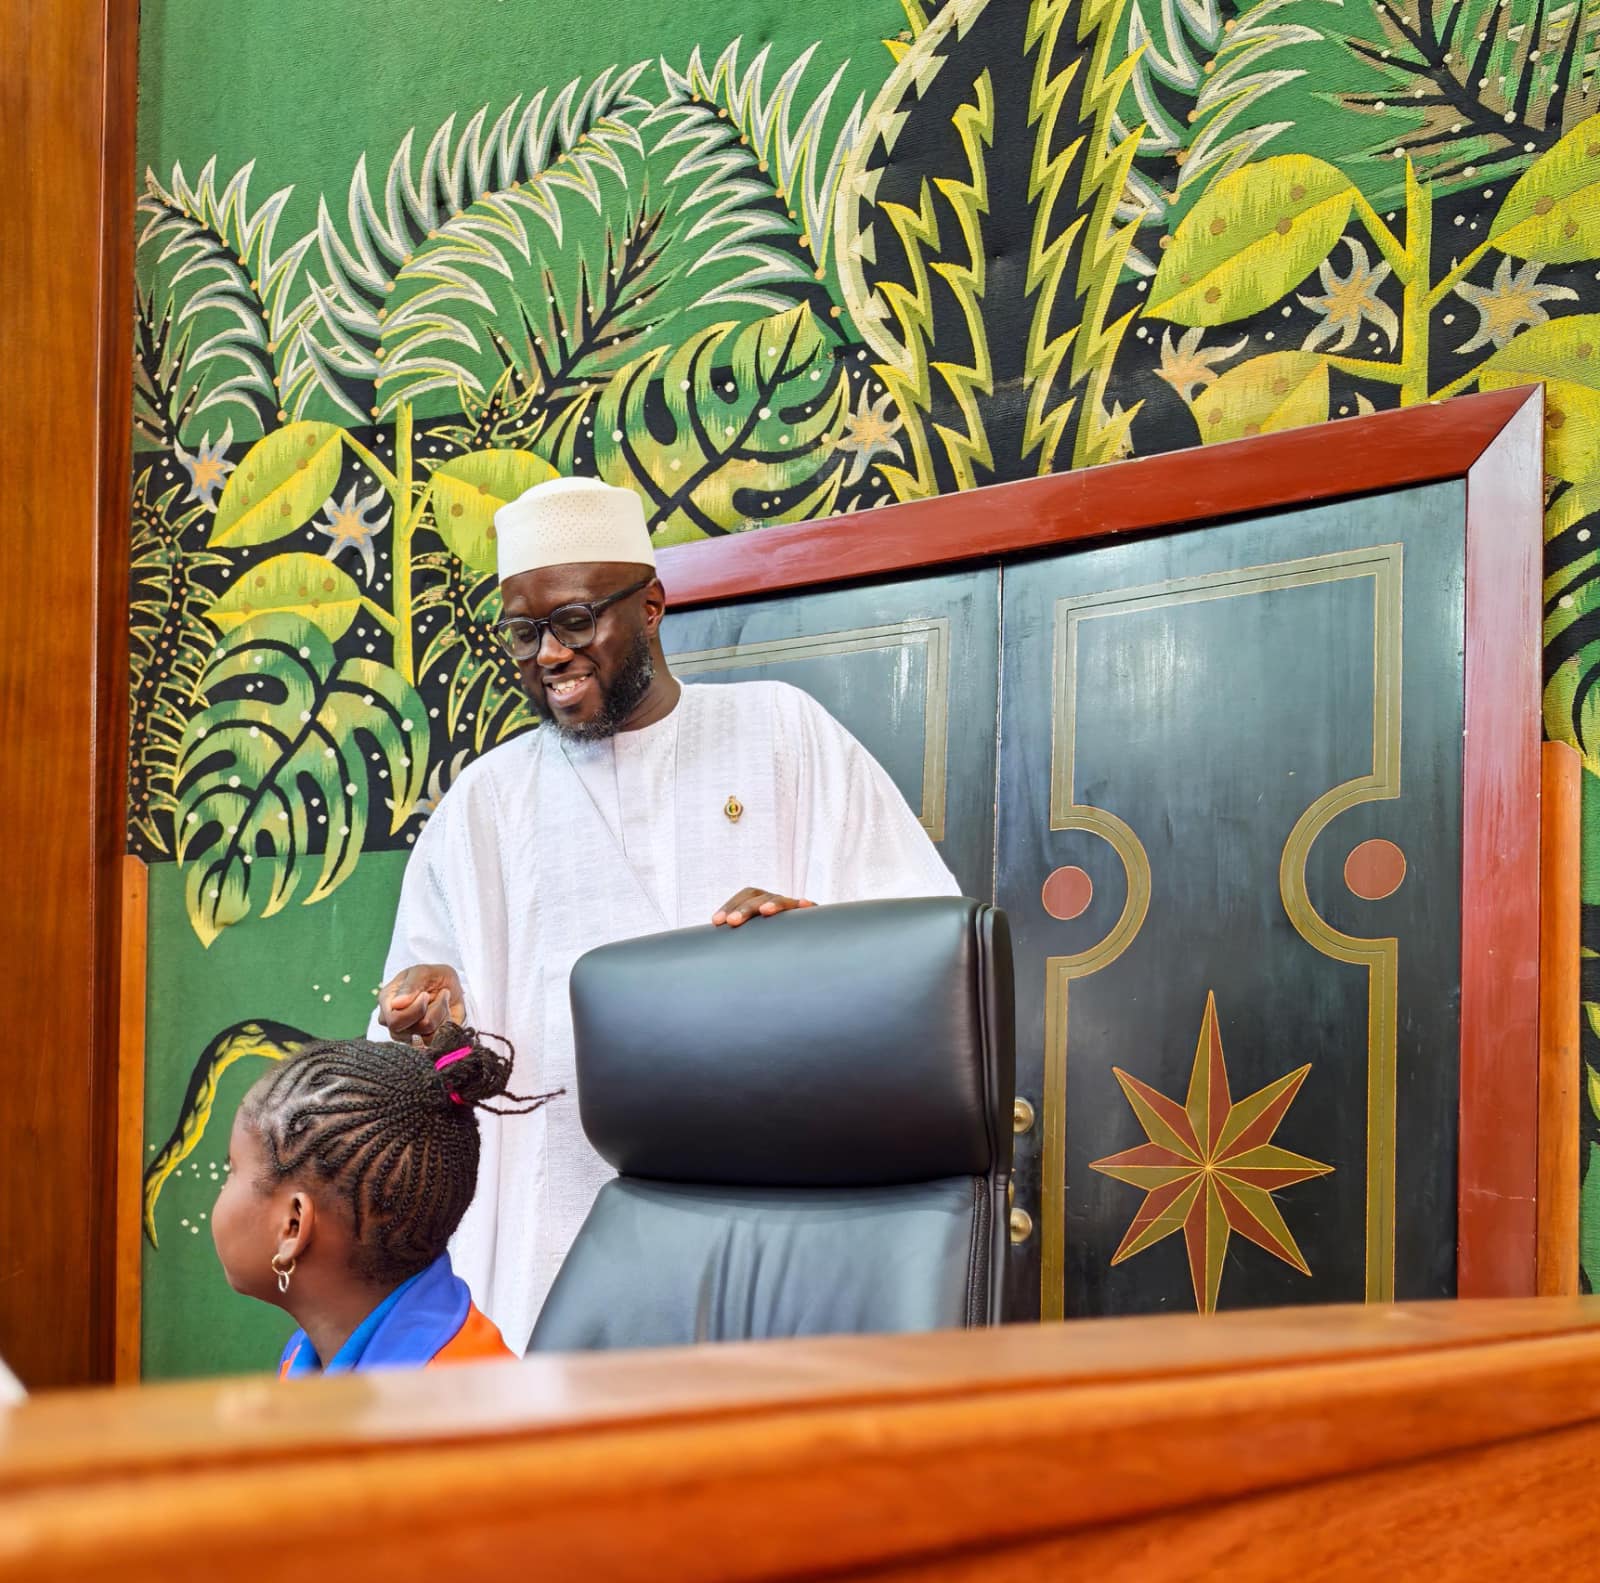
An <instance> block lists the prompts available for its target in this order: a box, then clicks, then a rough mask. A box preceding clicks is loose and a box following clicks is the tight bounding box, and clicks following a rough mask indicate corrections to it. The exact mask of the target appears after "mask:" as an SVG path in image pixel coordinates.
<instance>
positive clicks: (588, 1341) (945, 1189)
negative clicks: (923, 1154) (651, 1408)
mask: <svg viewBox="0 0 1600 1583" xmlns="http://www.w3.org/2000/svg"><path fill="white" fill-rule="evenodd" d="M991 1215H992V1208H991V1205H990V1203H989V1186H988V1182H987V1180H986V1178H984V1177H981V1176H977V1177H972V1176H958V1177H947V1178H945V1179H943V1180H940V1181H933V1182H917V1183H914V1184H911V1185H908V1186H902V1187H876V1188H868V1189H861V1188H853V1189H843V1188H840V1189H819V1188H759V1187H716V1188H707V1187H685V1186H682V1185H679V1184H676V1183H670V1182H647V1181H639V1180H636V1179H628V1178H623V1179H619V1180H617V1181H614V1182H608V1183H607V1184H606V1185H605V1187H603V1188H602V1189H601V1191H600V1194H599V1196H598V1198H597V1199H596V1200H595V1204H594V1208H593V1209H592V1210H591V1211H590V1213H589V1218H588V1220H587V1221H586V1222H585V1224H584V1226H583V1230H582V1233H581V1234H580V1235H579V1237H578V1239H577V1241H576V1243H575V1244H574V1245H573V1249H572V1253H571V1255H570V1256H569V1257H568V1259H567V1261H566V1263H565V1264H564V1265H563V1266H562V1270H561V1274H560V1275H559V1277H558V1278H557V1280H556V1283H555V1286H554V1288H553V1289H552V1290H551V1293H550V1296H549V1298H548V1300H547V1301H546V1303H545V1306H544V1311H543V1312H542V1313H541V1314H540V1316H539V1323H538V1325H537V1326H536V1327H535V1329H534V1332H533V1341H532V1343H531V1345H530V1347H529V1350H530V1351H532V1352H571V1351H586V1350H590V1349H600V1348H613V1347H651V1346H671V1345H677V1344H681V1343H683V1342H684V1341H687V1340H691V1339H692V1340H694V1341H749V1340H760V1339H768V1338H775V1337H786V1336H825V1335H838V1334H859V1333H863V1332H905V1331H919V1330H934V1329H940V1328H945V1327H953V1326H960V1325H973V1324H983V1323H985V1322H986V1320H987V1318H988V1315H987V1312H986V1303H985V1301H984V1300H985V1297H986V1295H987V1292H988V1286H989V1282H988V1271H987V1269H986V1268H983V1269H977V1270H974V1269H973V1268H972V1267H971V1266H972V1263H973V1262H974V1255H975V1256H976V1258H977V1260H978V1261H979V1262H981V1263H984V1264H986V1262H987V1254H988V1249H989V1245H990V1235H989V1228H990V1223H991ZM647 1271H648V1277H647V1278H645V1272H647Z"/></svg>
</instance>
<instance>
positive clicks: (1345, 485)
mask: <svg viewBox="0 0 1600 1583" xmlns="http://www.w3.org/2000/svg"><path fill="white" fill-rule="evenodd" d="M1541 394H1542V393H1541V392H1540V391H1539V390H1538V389H1537V388H1533V387H1519V388H1518V389H1515V390H1502V391H1494V392H1492V393H1491V394H1488V395H1481V396H1458V397H1457V398H1456V399H1455V400H1453V401H1446V402H1442V403H1440V404H1439V405H1437V406H1422V407H1408V408H1406V409H1405V410H1403V411H1399V412H1380V413H1377V414H1374V415H1373V416H1371V417H1364V418H1341V419H1339V420H1337V423H1336V424H1317V425H1314V426H1313V427H1310V428H1304V429H1291V430H1289V431H1288V432H1286V433H1283V434H1265V435H1259V436H1257V437H1256V438H1254V439H1249V440H1234V441H1231V442H1230V443H1228V444H1226V445H1206V446H1201V447H1199V448H1198V449H1195V450H1186V451H1168V452H1166V453H1165V454H1163V455H1160V456H1142V457H1139V458H1138V459H1136V460H1134V461H1128V462H1114V463H1111V464H1109V465H1107V466H1104V467H1086V468H1080V469H1079V470H1077V471H1076V472H1070V473H1054V474H1052V475H1050V476H1049V477H1047V478H1028V479H1022V480H1019V481H1018V482H1016V483H1010V484H994V485H990V486H988V487H986V488H984V489H979V490H971V491H968V492H966V493H963V494H958V495H942V496H938V497H935V498H933V499H929V500H917V501H911V502H908V503H905V504H902V505H896V506H884V507H883V508H881V509H880V510H877V511H869V512H860V513H854V514H852V515H848V516H842V517H829V518H826V519H824V520H822V521H819V522H798V523H792V524H787V523H786V524H783V525H780V526H776V527H770V528H762V529H761V531H760V532H759V533H739V534H732V535H730V536H728V537H727V538H722V539H717V540H715V541H713V542H712V543H709V544H705V543H701V544H686V545H677V546H674V547H672V548H669V549H665V550H663V551H662V552H661V554H660V556H659V557H658V562H659V565H660V569H661V578H662V581H663V582H664V583H665V584H666V588H667V593H668V596H669V598H670V599H671V601H672V603H673V605H674V606H677V607H679V608H683V607H687V606H690V605H705V604H714V603H716V602H718V601H720V600H727V599H740V598H744V597H747V596H749V595H751V594H760V593H776V592H778V591H779V590H781V589H786V588H805V587H809V586H813V585H815V584H819V583H839V582H848V581H853V580H858V579H861V578H869V577H884V576H889V575H892V574H894V573H897V572H904V571H907V570H912V569H915V568H918V567H930V566H942V565H948V564H950V563H952V562H958V561H973V560H989V559H993V558H995V557H997V556H1007V555H1018V554H1025V553H1027V552H1029V551H1034V550H1047V549H1052V548H1057V547H1059V546H1061V545H1064V544H1068V543H1072V542H1076V541H1088V540H1092V539H1108V538H1112V537H1114V536H1115V535H1117V534H1122V533H1144V532H1149V531H1150V530H1151V529H1153V528H1162V527H1178V526H1181V525H1182V524H1185V523H1198V522H1205V521H1214V520H1216V519H1218V518H1221V517H1232V516H1244V515H1247V514H1249V513H1251V512H1258V511H1274V510H1278V509H1280V508H1283V507H1288V506H1299V505H1306V504H1309V503H1311V502H1313V501H1318V500H1335V499H1338V498H1340V497H1341V496H1346V495H1354V494H1363V493H1366V492H1368V491H1372V490H1379V489H1398V488H1403V487H1404V486H1405V485H1407V484H1428V483H1433V482H1435V481H1436V480H1438V479H1441V478H1460V477H1464V476H1466V475H1467V473H1468V472H1469V471H1470V470H1471V469H1472V467H1473V466H1474V464H1475V463H1476V462H1477V461H1478V459H1479V458H1480V457H1481V456H1483V454H1484V452H1485V451H1486V450H1488V449H1489V447H1490V446H1491V445H1493V444H1494V443H1495V442H1496V440H1497V438H1498V436H1499V435H1500V433H1501V431H1502V430H1504V429H1506V428H1507V426H1508V425H1510V424H1511V423H1512V421H1513V420H1514V419H1515V418H1516V416H1517V414H1518V413H1519V412H1521V410H1522V409H1523V407H1524V406H1526V405H1527V404H1528V403H1529V402H1530V401H1534V400H1540V399H1541ZM1541 410H1542V408H1541ZM1331 435H1336V436H1337V438H1338V441H1339V452H1338V455H1339V463H1338V466H1337V467H1333V466H1330V465H1329V450H1328V446H1329V439H1330V436H1331Z"/></svg>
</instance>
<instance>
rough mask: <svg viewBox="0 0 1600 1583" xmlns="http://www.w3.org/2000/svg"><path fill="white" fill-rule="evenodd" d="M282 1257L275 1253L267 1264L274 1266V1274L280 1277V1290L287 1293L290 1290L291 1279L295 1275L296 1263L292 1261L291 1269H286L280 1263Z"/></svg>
mask: <svg viewBox="0 0 1600 1583" xmlns="http://www.w3.org/2000/svg"><path fill="white" fill-rule="evenodd" d="M281 1257H282V1254H278V1253H274V1254H273V1255H272V1257H271V1258H270V1259H269V1260H268V1261H267V1262H268V1263H269V1264H270V1265H271V1266H272V1273H273V1274H274V1275H276V1276H277V1277H278V1290H279V1291H280V1292H286V1291H288V1290H289V1277H290V1276H291V1275H293V1274H294V1265H295V1261H294V1260H293V1259H290V1260H289V1267H288V1268H287V1269H285V1268H284V1267H283V1266H282V1265H281V1264H279V1263H278V1260H279V1259H280V1258H281Z"/></svg>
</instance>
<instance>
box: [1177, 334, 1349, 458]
mask: <svg viewBox="0 0 1600 1583" xmlns="http://www.w3.org/2000/svg"><path fill="white" fill-rule="evenodd" d="M1189 410H1190V411H1191V412H1193V413H1194V418H1195V422H1196V423H1197V424H1199V426H1200V438H1201V440H1202V442H1203V443H1205V444H1207V445H1211V444H1214V443H1215V442H1216V441H1218V440H1239V439H1243V438H1245V437H1246V436H1247V435H1252V434H1273V433H1275V432H1276V431H1277V430H1279V429H1298V428H1301V427H1303V426H1304V425H1305V424H1307V423H1321V422H1323V421H1324V420H1325V419H1326V418H1327V416H1328V365H1327V363H1326V362H1325V361H1324V360H1323V359H1322V358H1321V357H1319V356H1318V355H1317V354H1316V353H1315V352H1268V353H1267V354H1266V355H1265V356H1263V357H1252V358H1251V359H1250V360H1249V361H1248V362H1244V363H1240V364H1239V366H1238V367H1237V368H1230V369H1229V370H1228V371H1227V373H1225V374H1222V375H1220V376H1219V377H1218V378H1217V379H1215V380H1213V381H1212V382H1211V383H1210V384H1209V385H1207V386H1206V388H1205V389H1204V390H1202V391H1201V392H1200V393H1199V395H1197V396H1196V397H1195V398H1194V400H1193V401H1192V402H1191V403H1190V404H1189Z"/></svg>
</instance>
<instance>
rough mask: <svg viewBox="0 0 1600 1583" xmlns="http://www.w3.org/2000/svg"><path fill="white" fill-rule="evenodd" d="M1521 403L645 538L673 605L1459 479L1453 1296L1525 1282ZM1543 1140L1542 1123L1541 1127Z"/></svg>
mask: <svg viewBox="0 0 1600 1583" xmlns="http://www.w3.org/2000/svg"><path fill="white" fill-rule="evenodd" d="M1543 421H1544V395H1543V390H1542V389H1541V388H1539V387H1528V388H1522V389H1517V390H1509V391H1497V392H1494V393H1492V394H1487V395H1478V396H1464V397H1460V398H1458V399H1456V400H1454V401H1449V402H1444V403H1441V404H1439V405H1436V406H1434V405H1430V406H1421V407H1411V408H1407V409H1404V410H1402V411H1398V412H1389V413H1379V414H1376V415H1374V416H1370V417H1364V418H1351V419H1346V420H1344V421H1341V422H1339V423H1337V424H1324V425H1317V426H1315V427H1312V428H1305V429H1295V430H1291V431H1289V432H1288V433H1284V434H1273V435H1263V436H1260V437H1258V438H1255V439H1249V440H1239V441H1236V442H1233V443H1231V444H1227V445H1217V446H1208V447H1203V448H1201V449H1199V450H1189V451H1172V452H1167V453H1166V454H1164V455H1160V456H1151V457H1145V458H1140V459H1138V460H1136V461H1129V462H1120V463H1116V464H1113V465H1111V466H1107V467H1096V468H1087V469H1082V470H1080V471H1077V472H1069V473H1058V474H1054V475H1052V476H1050V477H1046V478H1038V479H1028V480H1024V481H1021V482H1018V483H1011V484H998V485H995V486H992V487H990V488H986V489H980V490H972V491H968V492H966V493H964V494H958V495H946V496H941V497H938V498H935V499H931V500H926V501H917V502H911V503H907V504H903V505H897V506H889V507H885V508H884V509H882V510H880V511H875V512H872V513H869V514H866V515H860V516H849V517H839V518H832V519H830V520H827V521H823V522H813V523H799V524H794V525H784V526H778V527H772V528H764V529H762V530H761V531H760V532H759V533H748V534H740V535H737V536H730V537H728V538H725V539H720V540H718V541H716V542H715V543H712V544H695V545H685V546H678V547H675V548H672V549H668V550H665V551H663V553H662V555H661V557H660V565H661V575H662V579H663V581H664V582H665V584H666V586H667V590H668V595H669V598H670V599H671V601H672V603H673V604H674V605H677V606H680V607H684V606H687V607H693V606H699V605H708V604H716V603H723V602H726V601H730V600H734V599H740V598H748V597H751V596H754V595H760V594H771V593H777V592H785V591H786V592H794V591H797V590H801V589H805V588H811V587H821V586H824V585H832V584H838V583H842V582H851V581H860V580H863V579H879V578H885V577H890V576H894V575H897V574H901V573H909V572H913V571H922V570H927V569H929V568H931V567H939V566H950V565H954V564H958V563H961V562H972V561H988V560H994V559H996V558H1002V559H1003V558H1005V557H1008V556H1017V555H1023V554H1028V553H1030V552H1033V553H1036V552H1040V551H1048V550H1052V549H1059V548H1060V547H1061V546H1063V545H1066V544H1087V543H1090V542H1094V541H1100V540H1105V539H1108V538H1112V537H1115V536H1118V535H1122V534H1133V533H1148V532H1152V531H1155V530H1163V529H1172V528H1179V527H1188V526H1199V525H1202V524H1204V523H1207V522H1212V521H1216V520H1218V519H1219V518H1229V517H1239V516H1244V515H1248V514H1251V513H1255V512H1261V511H1266V510H1272V509H1277V508H1282V507H1287V506H1299V505H1308V504H1311V503H1314V502H1319V501H1328V500H1334V499H1339V498H1347V497H1350V496H1353V495H1362V494H1371V493H1374V492H1378V491H1383V490H1390V489H1397V488H1403V487H1406V486H1410V485H1422V484H1431V483H1440V482H1444V481H1447V480H1451V479H1461V480H1464V481H1465V485H1466V601H1467V607H1466V622H1467V651H1466V720H1465V729H1466V746H1465V770H1464V784H1463V788H1462V790H1463V804H1462V891H1461V904H1462V936H1461V1071H1460V1092H1461V1121H1460V1171H1459V1177H1458V1184H1457V1215H1458V1228H1459V1229H1458V1243H1457V1283H1458V1290H1459V1292H1460V1294H1461V1295H1462V1296H1464V1297H1466V1296H1471V1297H1492V1296H1513V1295H1527V1294H1531V1293H1532V1292H1534V1290H1535V1289H1536V1281H1537V1276H1536V1269H1537V1248H1538V1227H1537V1224H1536V1214H1535V1205H1536V1202H1537V1197H1538V1184H1539V1147H1540V1130H1539V1115H1540V1088H1539V1074H1540V1016H1539V988H1540V883H1539V873H1540V800H1539V793H1540V743H1539V737H1540V686H1541V675H1540V663H1541V619H1540V618H1541V609H1540V602H1541V577H1542V554H1543V542H1544V535H1543V500H1542V490H1541V480H1542V472H1543V454H1544V453H1543V439H1544V435H1543ZM1330 454H1333V455H1335V456H1336V462H1335V464H1334V465H1330ZM1545 1142H1546V1146H1547V1147H1555V1146H1556V1144H1557V1142H1558V1140H1557V1139H1555V1138H1554V1137H1553V1136H1552V1135H1551V1129H1550V1128H1549V1127H1547V1128H1546V1134H1545Z"/></svg>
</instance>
